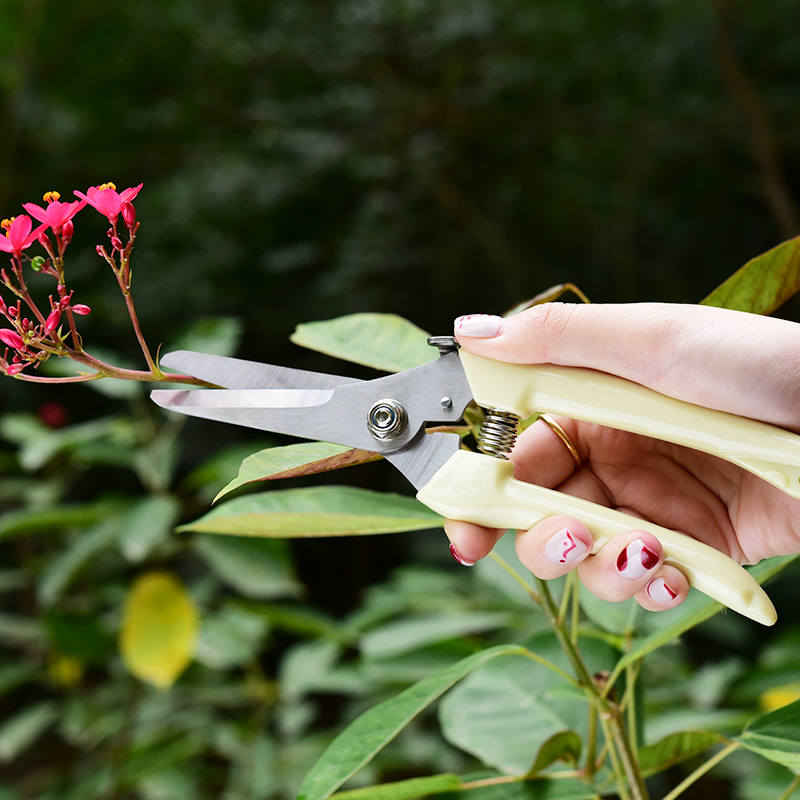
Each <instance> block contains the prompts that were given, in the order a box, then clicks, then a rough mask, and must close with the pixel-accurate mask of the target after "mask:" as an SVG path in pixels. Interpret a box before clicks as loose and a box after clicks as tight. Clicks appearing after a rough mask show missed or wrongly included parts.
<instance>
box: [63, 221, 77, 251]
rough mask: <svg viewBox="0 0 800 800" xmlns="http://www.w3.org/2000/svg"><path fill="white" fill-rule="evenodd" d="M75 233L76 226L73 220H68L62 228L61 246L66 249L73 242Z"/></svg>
mask: <svg viewBox="0 0 800 800" xmlns="http://www.w3.org/2000/svg"><path fill="white" fill-rule="evenodd" d="M74 233H75V225H74V223H73V222H72V220H71V219H68V220H67V221H66V222H65V223H64V224H63V225H62V226H61V246H62V247H66V246H67V245H68V244H69V243H70V242H71V241H72V236H73V234H74Z"/></svg>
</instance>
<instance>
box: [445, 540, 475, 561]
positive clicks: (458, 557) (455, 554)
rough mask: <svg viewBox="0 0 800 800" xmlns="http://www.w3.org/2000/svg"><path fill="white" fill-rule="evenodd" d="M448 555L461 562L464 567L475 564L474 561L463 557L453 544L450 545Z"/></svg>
mask: <svg viewBox="0 0 800 800" xmlns="http://www.w3.org/2000/svg"><path fill="white" fill-rule="evenodd" d="M450 555H451V556H453V558H454V559H455V560H456V561H458V563H459V564H461V565H462V566H465V567H474V566H475V562H474V561H467V559H466V558H464V557H463V556H462V555H461V554H460V553H459V552H458V550H456V546H455V545H454V544H451V545H450Z"/></svg>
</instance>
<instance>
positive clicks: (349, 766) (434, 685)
mask: <svg viewBox="0 0 800 800" xmlns="http://www.w3.org/2000/svg"><path fill="white" fill-rule="evenodd" d="M521 652H524V649H523V648H522V647H519V646H518V645H498V646H497V647H492V648H490V649H488V650H484V651H482V652H480V653H475V654H474V655H471V656H468V657H467V658H465V659H463V660H461V661H459V662H458V663H457V664H454V665H453V666H451V667H448V668H447V669H444V670H441V671H440V672H437V673H436V674H434V675H430V676H428V677H427V678H425V679H424V680H422V681H420V682H419V683H417V684H415V685H414V686H411V687H409V688H408V689H406V690H405V691H404V692H402V693H401V694H399V695H398V696H397V697H394V698H392V699H391V700H387V701H386V702H384V703H381V704H380V705H377V706H374V707H373V708H371V709H369V711H367V712H366V713H364V714H362V715H361V716H360V717H359V718H358V719H357V720H356V721H355V722H353V723H352V724H351V725H350V726H348V727H347V728H346V729H345V730H344V731H342V733H340V734H339V735H338V736H337V737H336V739H334V741H333V743H332V744H331V745H330V747H328V749H327V750H326V751H325V753H323V755H322V758H320V760H319V761H317V763H316V764H315V765H314V766H313V767H312V768H311V771H310V772H309V773H308V775H306V778H305V780H304V781H303V784H302V786H301V787H300V792H299V796H298V800H324V798H327V797H329V796H330V795H331V794H333V792H335V791H336V790H337V789H338V788H339V787H340V786H341V785H342V784H343V783H344V782H345V781H346V780H347V779H348V778H350V777H351V776H352V775H354V774H355V773H356V772H358V770H359V769H361V768H362V767H363V766H364V765H365V764H367V763H368V762H369V761H370V760H371V759H372V758H373V757H374V756H375V754H376V753H378V752H379V751H380V750H382V749H383V748H384V747H385V746H386V745H387V744H388V743H389V742H390V741H391V740H392V739H394V737H395V736H397V734H398V733H399V732H400V731H401V730H402V729H403V728H405V726H406V725H408V723H409V722H411V720H412V719H414V717H416V716H417V715H418V714H419V713H420V712H421V711H422V710H423V709H425V708H427V707H428V706H429V705H430V704H431V703H433V702H434V701H435V700H436V699H438V698H439V697H440V696H441V695H442V694H443V693H444V692H446V691H447V690H448V689H449V688H450V687H451V686H452V685H453V684H454V683H456V682H457V681H459V680H461V678H463V677H464V676H465V675H468V674H469V673H470V672H472V671H473V670H475V669H477V668H478V667H480V666H482V665H483V664H486V663H487V662H488V661H491V660H492V659H494V658H497V657H498V656H503V655H512V654H515V653H521Z"/></svg>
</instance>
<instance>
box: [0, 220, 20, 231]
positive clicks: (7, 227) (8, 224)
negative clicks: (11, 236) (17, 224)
mask: <svg viewBox="0 0 800 800" xmlns="http://www.w3.org/2000/svg"><path fill="white" fill-rule="evenodd" d="M15 219H16V217H11V219H4V220H3V221H2V222H0V228H2V229H3V230H4V231H5V232H6V233H8V231H10V230H11V226H12V225H13V224H14V220H15Z"/></svg>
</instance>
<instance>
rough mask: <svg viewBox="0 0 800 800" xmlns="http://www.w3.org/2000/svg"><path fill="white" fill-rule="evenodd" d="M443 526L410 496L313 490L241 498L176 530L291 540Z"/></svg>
mask: <svg viewBox="0 0 800 800" xmlns="http://www.w3.org/2000/svg"><path fill="white" fill-rule="evenodd" d="M441 525H442V518H441V517H440V516H439V515H438V514H435V513H434V512H433V511H430V510H429V509H428V508H426V507H425V506H423V505H422V503H420V502H419V501H417V500H415V499H414V498H412V497H405V496H402V495H397V494H389V493H385V492H375V491H369V490H367V489H357V488H353V487H350V486H312V487H309V488H307V489H286V490H283V491H275V492H265V493H263V494H256V495H249V496H248V497H239V498H236V499H235V500H231V501H230V502H228V503H225V504H224V505H222V506H219V507H218V508H215V509H212V510H211V511H209V513H208V514H206V515H205V516H203V517H201V518H200V519H199V520H197V521H195V522H191V523H189V524H188V525H183V526H181V527H180V528H178V530H179V531H197V532H200V533H226V534H232V535H234V536H275V537H279V538H290V537H301V536H362V535H367V534H375V533H399V532H401V531H418V530H426V529H428V528H439V527H441Z"/></svg>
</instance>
